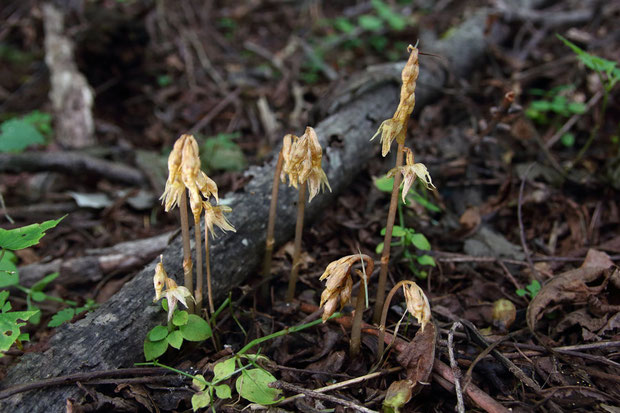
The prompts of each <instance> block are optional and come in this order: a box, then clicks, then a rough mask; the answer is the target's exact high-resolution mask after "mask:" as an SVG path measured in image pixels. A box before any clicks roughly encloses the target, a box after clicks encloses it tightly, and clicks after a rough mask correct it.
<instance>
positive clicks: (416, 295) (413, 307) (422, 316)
mask: <svg viewBox="0 0 620 413" xmlns="http://www.w3.org/2000/svg"><path fill="white" fill-rule="evenodd" d="M403 292H404V294H405V302H406V303H407V311H409V313H411V315H412V316H414V317H415V318H416V320H418V323H419V324H420V329H421V330H422V331H424V326H426V324H428V323H429V322H430V321H431V306H430V304H429V303H428V298H426V294H424V291H422V289H421V288H420V287H418V285H417V284H416V283H414V282H411V283H407V284H405V285H403Z"/></svg>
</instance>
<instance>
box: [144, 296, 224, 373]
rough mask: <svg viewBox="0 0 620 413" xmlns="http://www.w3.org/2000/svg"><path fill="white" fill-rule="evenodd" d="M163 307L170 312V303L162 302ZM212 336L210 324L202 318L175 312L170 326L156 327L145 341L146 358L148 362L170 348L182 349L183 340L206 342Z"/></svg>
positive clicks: (183, 312)
mask: <svg viewBox="0 0 620 413" xmlns="http://www.w3.org/2000/svg"><path fill="white" fill-rule="evenodd" d="M162 307H163V309H164V310H165V311H168V301H167V300H166V299H164V300H162ZM211 335H212V331H211V327H210V326H209V323H208V322H207V321H205V320H204V319H203V318H202V317H199V316H197V315H195V314H189V313H188V312H187V311H184V310H183V311H181V310H175V311H174V313H173V316H172V320H171V322H170V323H168V326H167V327H166V326H162V325H159V326H155V327H153V328H152V329H151V331H149V332H148V333H147V335H146V339H145V340H144V358H145V359H146V360H147V361H150V360H155V359H157V358H158V357H161V356H162V355H163V354H164V353H165V352H166V350H168V346H170V347H172V348H175V349H177V350H178V349H180V348H181V346H182V345H183V340H187V341H204V340H206V339H208V338H210V337H211Z"/></svg>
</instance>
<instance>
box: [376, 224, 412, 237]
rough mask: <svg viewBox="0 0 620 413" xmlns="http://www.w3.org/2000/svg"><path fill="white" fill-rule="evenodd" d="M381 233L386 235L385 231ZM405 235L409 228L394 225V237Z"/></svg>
mask: <svg viewBox="0 0 620 413" xmlns="http://www.w3.org/2000/svg"><path fill="white" fill-rule="evenodd" d="M381 235H385V233H383V234H381ZM405 235H407V229H406V228H403V227H401V226H399V225H394V227H393V228H392V236H393V237H404V236H405Z"/></svg>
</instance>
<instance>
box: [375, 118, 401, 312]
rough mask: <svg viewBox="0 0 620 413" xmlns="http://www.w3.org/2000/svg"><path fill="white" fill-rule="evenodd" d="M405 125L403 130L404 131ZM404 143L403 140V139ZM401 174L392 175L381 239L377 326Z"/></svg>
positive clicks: (399, 164)
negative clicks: (388, 206)
mask: <svg viewBox="0 0 620 413" xmlns="http://www.w3.org/2000/svg"><path fill="white" fill-rule="evenodd" d="M406 129H407V128H406V125H405V126H404V127H403V130H404V131H406ZM403 133H405V132H403ZM403 141H404V139H403ZM404 147H405V144H404V143H400V142H399V143H398V149H397V152H396V168H399V167H401V166H402V165H403V149H404ZM400 181H401V174H400V173H396V174H395V175H394V186H393V187H392V198H391V199H390V208H389V210H388V216H387V222H386V224H385V237H384V238H383V253H382V254H381V271H380V272H379V282H378V284H377V298H376V301H375V310H374V312H373V316H372V321H373V323H375V324H377V323H378V322H379V319H380V317H381V310H382V309H383V300H384V298H385V284H386V281H387V273H388V266H389V263H390V246H391V244H392V229H393V228H394V219H395V218H396V209H397V206H398V188H399V187H400Z"/></svg>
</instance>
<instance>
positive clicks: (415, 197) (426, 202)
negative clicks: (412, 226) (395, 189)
mask: <svg viewBox="0 0 620 413" xmlns="http://www.w3.org/2000/svg"><path fill="white" fill-rule="evenodd" d="M407 200H408V201H413V202H417V203H418V204H420V205H422V206H423V207H424V208H426V209H428V210H429V211H431V212H441V208H439V207H438V206H437V205H435V204H433V203H432V202H431V201H429V200H428V199H426V198H424V197H422V195H420V194H418V193H417V192H415V191H411V190H410V191H409V194H407Z"/></svg>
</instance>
